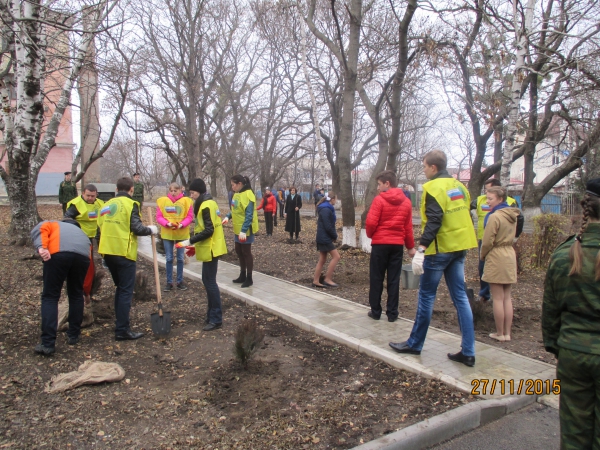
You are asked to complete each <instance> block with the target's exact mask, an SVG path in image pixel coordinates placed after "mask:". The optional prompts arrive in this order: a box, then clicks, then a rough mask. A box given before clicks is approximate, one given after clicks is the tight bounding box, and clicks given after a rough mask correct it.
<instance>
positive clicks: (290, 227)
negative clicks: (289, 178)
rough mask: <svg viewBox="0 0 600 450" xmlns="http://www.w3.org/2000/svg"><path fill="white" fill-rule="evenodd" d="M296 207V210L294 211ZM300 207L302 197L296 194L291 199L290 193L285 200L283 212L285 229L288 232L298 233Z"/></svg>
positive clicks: (299, 228)
mask: <svg viewBox="0 0 600 450" xmlns="http://www.w3.org/2000/svg"><path fill="white" fill-rule="evenodd" d="M296 207H298V211H296ZM301 208H302V197H300V195H298V194H296V196H295V197H294V199H293V200H292V196H291V194H290V195H288V196H287V199H286V200H285V208H284V210H283V211H284V212H285V213H286V214H287V217H286V219H285V231H287V232H288V233H300V230H301V227H300V209H301Z"/></svg>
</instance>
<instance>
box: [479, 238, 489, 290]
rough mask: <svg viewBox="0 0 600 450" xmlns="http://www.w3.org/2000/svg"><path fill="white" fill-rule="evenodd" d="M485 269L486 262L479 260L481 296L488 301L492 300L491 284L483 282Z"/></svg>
mask: <svg viewBox="0 0 600 450" xmlns="http://www.w3.org/2000/svg"><path fill="white" fill-rule="evenodd" d="M478 248H479V253H478V254H479V255H481V241H479V246H478ZM484 267H485V261H482V260H481V259H479V287H480V289H479V296H480V297H483V298H484V299H486V300H489V299H490V284H489V283H488V282H487V281H483V280H482V279H481V277H482V276H483V268H484Z"/></svg>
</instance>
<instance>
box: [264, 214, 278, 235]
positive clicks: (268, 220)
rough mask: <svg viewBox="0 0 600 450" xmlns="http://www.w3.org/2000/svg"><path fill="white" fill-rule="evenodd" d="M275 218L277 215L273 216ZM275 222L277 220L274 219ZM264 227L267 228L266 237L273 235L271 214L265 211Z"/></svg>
mask: <svg viewBox="0 0 600 450" xmlns="http://www.w3.org/2000/svg"><path fill="white" fill-rule="evenodd" d="M275 217H276V218H277V214H275ZM275 220H277V219H275ZM265 226H266V228H267V235H268V236H270V235H272V234H273V213H272V212H267V211H265Z"/></svg>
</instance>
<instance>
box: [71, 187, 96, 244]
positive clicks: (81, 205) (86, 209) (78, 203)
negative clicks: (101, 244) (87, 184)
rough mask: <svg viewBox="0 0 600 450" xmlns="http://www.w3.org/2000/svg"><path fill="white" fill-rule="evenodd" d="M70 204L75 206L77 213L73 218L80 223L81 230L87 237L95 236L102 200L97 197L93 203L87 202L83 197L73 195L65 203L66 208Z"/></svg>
mask: <svg viewBox="0 0 600 450" xmlns="http://www.w3.org/2000/svg"><path fill="white" fill-rule="evenodd" d="M71 205H74V206H75V208H77V212H78V213H79V215H78V216H77V217H75V220H76V221H77V222H79V225H81V230H82V231H83V232H84V233H85V234H86V235H87V237H91V238H93V237H96V231H97V230H98V217H99V215H100V209H101V208H102V206H103V205H104V202H103V201H102V200H100V199H99V198H97V199H96V201H94V203H92V204H89V203H88V202H86V201H85V200H84V199H83V197H81V196H79V197H75V198H74V199H73V200H71V201H70V202H69V203H67V209H69V207H70V206H71Z"/></svg>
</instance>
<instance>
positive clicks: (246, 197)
mask: <svg viewBox="0 0 600 450" xmlns="http://www.w3.org/2000/svg"><path fill="white" fill-rule="evenodd" d="M231 201H232V203H233V207H232V209H231V218H232V220H233V233H234V234H240V232H241V231H242V225H243V224H244V221H245V220H246V207H247V206H248V204H249V203H250V202H253V203H254V214H253V216H252V226H251V227H250V229H249V230H247V231H246V234H247V235H248V236H250V235H251V234H255V233H256V232H257V231H258V215H257V214H256V197H255V196H254V193H253V192H252V191H251V190H250V189H248V190H246V191H244V192H236V193H235V194H233V199H232V200H231Z"/></svg>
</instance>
